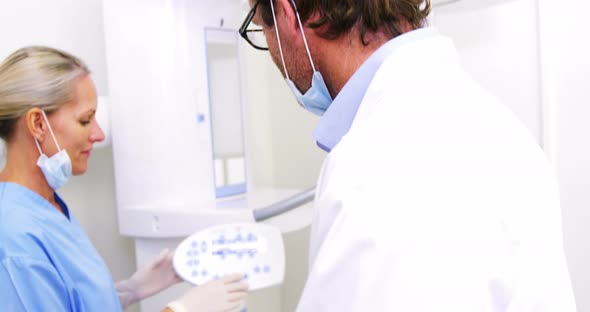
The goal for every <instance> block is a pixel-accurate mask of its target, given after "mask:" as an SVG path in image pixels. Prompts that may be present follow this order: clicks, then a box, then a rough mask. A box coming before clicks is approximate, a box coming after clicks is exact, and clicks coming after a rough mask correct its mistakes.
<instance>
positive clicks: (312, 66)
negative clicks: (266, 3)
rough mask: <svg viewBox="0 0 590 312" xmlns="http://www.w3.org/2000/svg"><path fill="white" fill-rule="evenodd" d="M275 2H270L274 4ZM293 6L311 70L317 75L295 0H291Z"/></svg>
mask: <svg viewBox="0 0 590 312" xmlns="http://www.w3.org/2000/svg"><path fill="white" fill-rule="evenodd" d="M272 1H273V0H270V3H272ZM291 3H292V4H293V8H294V9H295V15H297V22H299V29H301V36H303V43H304V44H305V50H306V51H307V57H309V63H310V64H311V69H313V72H314V73H315V65H314V64H313V60H312V59H311V53H310V52H309V45H307V38H305V32H304V31H303V24H302V23H301V18H300V17H299V11H298V10H297V5H296V4H295V1H294V0H291ZM273 14H274V13H273Z"/></svg>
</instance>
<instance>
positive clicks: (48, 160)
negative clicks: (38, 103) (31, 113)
mask: <svg viewBox="0 0 590 312" xmlns="http://www.w3.org/2000/svg"><path fill="white" fill-rule="evenodd" d="M41 112H42V114H43V118H45V122H47V127H48V128H49V133H51V137H52V138H53V142H54V143H55V146H57V150H58V151H59V152H57V153H55V155H53V156H51V157H48V156H47V155H45V154H44V153H43V152H42V151H41V146H39V142H38V141H37V139H36V138H35V144H36V145H37V149H38V150H39V154H41V156H39V159H37V166H39V168H41V171H42V172H43V175H44V176H45V180H47V184H49V186H50V187H51V188H52V189H53V190H54V191H56V190H57V189H59V188H60V187H62V186H63V185H64V184H66V182H68V180H69V179H70V177H71V176H72V161H71V160H70V156H68V153H67V152H66V150H65V149H61V148H60V147H59V144H57V140H56V139H55V135H54V134H53V130H51V125H50V124H49V120H48V119H47V116H46V115H45V112H44V111H41Z"/></svg>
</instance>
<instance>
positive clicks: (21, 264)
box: [0, 258, 71, 312]
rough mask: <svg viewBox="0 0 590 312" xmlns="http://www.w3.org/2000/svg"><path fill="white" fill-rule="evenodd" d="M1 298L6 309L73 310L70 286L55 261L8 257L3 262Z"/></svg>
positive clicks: (0, 282)
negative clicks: (69, 294)
mask: <svg viewBox="0 0 590 312" xmlns="http://www.w3.org/2000/svg"><path fill="white" fill-rule="evenodd" d="M0 302H2V309H3V310H4V309H6V310H5V311H27V312H32V311H70V310H71V309H70V304H69V300H68V295H67V290H66V288H65V286H64V283H63V281H62V279H61V277H60V276H59V274H58V273H57V271H56V270H55V269H54V268H53V266H52V265H51V264H49V263H48V262H44V261H38V260H31V259H26V258H5V259H3V260H2V262H1V264H0Z"/></svg>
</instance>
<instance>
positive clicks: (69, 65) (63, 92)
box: [0, 46, 90, 141]
mask: <svg viewBox="0 0 590 312" xmlns="http://www.w3.org/2000/svg"><path fill="white" fill-rule="evenodd" d="M89 73H90V71H89V70H88V67H87V66H86V64H84V62H82V61H81V60H80V59H78V58H76V57H75V56H73V55H70V54H68V53H66V52H63V51H60V50H57V49H53V48H49V47H41V46H32V47H25V48H22V49H19V50H17V51H15V52H14V53H12V54H11V55H10V56H8V57H7V58H6V60H4V62H2V64H0V138H2V139H4V140H5V141H8V139H9V138H10V137H11V135H12V133H13V132H14V127H15V124H16V121H17V120H18V119H19V118H20V117H21V116H22V115H23V114H25V113H26V112H27V111H28V110H29V109H31V108H33V107H39V108H41V109H43V110H45V111H47V112H48V113H51V112H53V111H55V110H56V109H58V108H59V107H61V106H62V105H63V104H65V103H67V102H68V101H70V100H72V97H73V96H74V93H73V91H74V88H75V82H76V81H77V80H78V78H80V77H82V76H84V75H86V74H89Z"/></svg>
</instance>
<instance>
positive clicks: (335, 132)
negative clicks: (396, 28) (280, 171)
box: [313, 28, 438, 152]
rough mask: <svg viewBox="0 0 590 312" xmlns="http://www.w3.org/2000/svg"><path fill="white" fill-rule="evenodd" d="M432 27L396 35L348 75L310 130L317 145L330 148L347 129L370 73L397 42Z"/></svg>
mask: <svg viewBox="0 0 590 312" xmlns="http://www.w3.org/2000/svg"><path fill="white" fill-rule="evenodd" d="M436 34H438V32H437V31H436V30H435V29H434V28H420V29H416V30H413V31H410V32H407V33H405V34H403V35H400V36H397V37H395V38H393V39H391V40H389V41H388V42H387V43H385V44H384V45H382V46H381V47H379V49H377V50H376V51H375V52H374V53H373V54H372V55H371V56H370V57H369V58H368V59H367V60H366V61H365V62H364V63H363V65H361V67H359V69H358V70H357V71H356V72H355V73H354V74H353V75H352V77H350V79H349V80H348V81H347V82H346V84H345V85H344V87H343V88H342V90H340V92H339V93H338V95H337V96H336V98H335V99H334V101H333V102H332V104H331V105H330V107H329V108H328V110H327V111H326V112H325V113H324V115H323V116H322V118H321V119H320V122H319V123H318V125H317V127H316V128H315V130H314V132H313V136H314V138H315V140H316V142H317V145H318V146H319V147H320V148H322V149H323V150H325V151H326V152H330V151H331V150H332V149H333V148H334V147H335V146H336V144H338V142H340V139H342V137H343V136H344V135H345V134H346V133H347V132H348V130H349V129H350V126H351V125H352V122H353V120H354V117H355V115H356V112H357V110H358V107H359V105H360V104H361V102H362V100H363V97H364V96H365V93H366V92H367V89H368V88H369V84H370V83H371V80H373V76H375V73H377V70H378V69H379V67H380V66H381V64H382V63H383V61H384V60H385V59H386V58H387V56H389V55H390V54H391V53H392V52H393V51H394V50H396V49H397V48H399V47H400V46H402V45H404V44H406V43H408V42H411V41H416V40H421V39H424V38H429V37H432V36H435V35H436Z"/></svg>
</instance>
